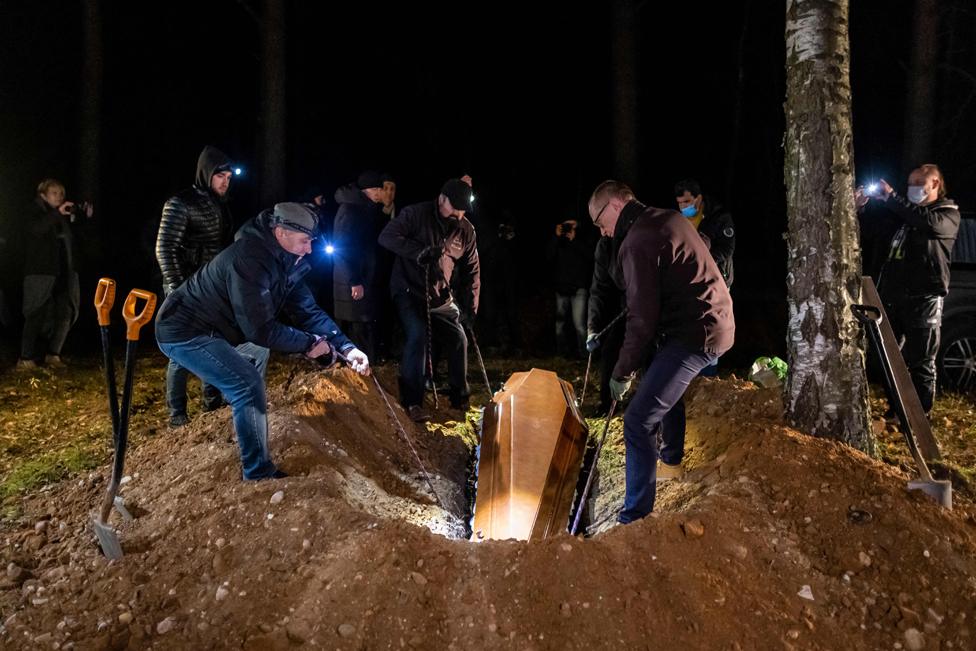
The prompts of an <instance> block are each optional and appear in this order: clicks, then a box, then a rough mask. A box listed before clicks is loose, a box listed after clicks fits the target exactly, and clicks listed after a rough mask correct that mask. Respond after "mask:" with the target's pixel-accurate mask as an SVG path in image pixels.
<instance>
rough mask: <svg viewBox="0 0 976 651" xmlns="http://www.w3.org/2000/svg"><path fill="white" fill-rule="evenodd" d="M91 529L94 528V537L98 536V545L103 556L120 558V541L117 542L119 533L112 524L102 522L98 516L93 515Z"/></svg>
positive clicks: (114, 558)
mask: <svg viewBox="0 0 976 651" xmlns="http://www.w3.org/2000/svg"><path fill="white" fill-rule="evenodd" d="M92 529H94V530H95V537H96V538H98V545H99V546H100V547H101V548H102V553H103V554H105V558H108V559H109V560H113V561H117V560H119V559H121V558H122V543H120V542H119V534H118V533H117V532H116V531H115V529H114V528H113V527H112V525H110V524H108V523H106V522H102V521H101V520H100V519H99V518H98V517H93V518H92Z"/></svg>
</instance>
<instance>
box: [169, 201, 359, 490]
mask: <svg viewBox="0 0 976 651" xmlns="http://www.w3.org/2000/svg"><path fill="white" fill-rule="evenodd" d="M317 227H318V217H317V215H316V214H315V213H314V211H312V210H311V209H310V208H308V207H306V206H304V205H302V204H297V203H279V204H277V205H276V206H275V207H274V211H273V212H272V211H267V210H266V211H264V212H263V213H261V214H260V215H258V217H257V218H255V219H254V220H253V221H252V222H251V223H250V224H248V225H246V226H245V227H244V228H242V229H241V232H240V233H239V238H238V239H237V241H235V242H234V243H233V244H232V245H231V246H229V247H227V248H226V249H224V251H223V252H221V253H220V254H218V255H217V257H215V258H214V259H213V260H212V261H210V262H209V263H207V264H206V265H204V266H203V267H201V268H200V270H199V271H197V273H195V274H194V275H193V276H191V277H190V278H189V279H188V280H187V281H186V282H185V283H183V284H182V285H180V286H179V287H178V288H176V289H175V290H174V291H173V292H171V293H170V294H169V296H167V297H166V300H165V301H164V302H163V305H162V307H160V308H159V314H158V315H157V317H156V340H157V341H158V342H159V348H160V350H162V351H163V353H165V354H166V356H167V357H169V358H170V360H172V361H174V362H176V363H177V364H179V365H180V366H182V367H183V368H186V369H188V370H189V371H190V372H192V373H193V374H195V375H197V376H198V377H200V378H201V379H202V380H203V381H205V382H208V383H210V384H212V385H213V386H215V387H217V389H218V390H220V391H221V392H222V393H223V395H224V396H226V397H227V401H228V402H229V403H230V405H231V408H232V409H233V412H234V430H235V432H236V433H237V442H238V446H239V447H240V453H241V466H242V468H243V475H244V479H267V478H274V477H283V476H285V474H284V473H283V472H281V471H279V470H278V469H277V468H276V467H275V465H274V463H272V462H271V457H270V454H269V453H268V416H267V400H266V398H265V386H264V370H265V366H266V364H267V360H268V354H269V350H276V351H280V352H284V353H305V354H306V355H307V356H308V357H310V358H316V357H320V356H322V355H330V356H332V358H333V361H334V358H335V352H334V351H336V350H338V351H339V352H341V353H343V354H344V355H345V356H346V357H347V358H348V359H349V361H350V362H351V364H352V367H353V369H355V370H356V371H358V372H359V373H361V374H363V375H368V374H369V372H370V371H369V358H368V357H367V356H366V355H365V354H364V353H363V352H362V351H360V350H359V349H357V348H356V347H355V345H354V344H353V343H352V342H351V341H349V339H348V338H346V336H345V335H344V334H343V333H342V332H341V331H340V330H339V328H338V327H337V326H336V324H335V323H334V322H333V321H332V319H331V318H329V316H328V315H327V314H326V313H325V312H323V311H322V309H321V308H320V307H319V306H318V305H317V304H316V303H315V299H314V298H313V297H312V294H311V292H310V291H309V289H308V287H307V286H306V285H305V283H304V281H303V278H304V276H305V274H307V273H308V271H309V264H308V262H307V261H306V260H304V259H303V258H304V257H305V256H306V255H308V254H309V253H311V250H312V249H311V242H312V240H313V239H314V238H315V236H316V235H317V231H316V229H317ZM282 309H284V310H285V312H286V313H287V314H288V316H289V317H290V319H291V322H292V323H294V324H295V326H294V327H292V326H288V325H285V324H284V323H282V322H281V321H279V320H278V319H277V316H278V313H279V312H280V311H281V310H282Z"/></svg>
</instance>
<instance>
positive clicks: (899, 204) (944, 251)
mask: <svg viewBox="0 0 976 651" xmlns="http://www.w3.org/2000/svg"><path fill="white" fill-rule="evenodd" d="M882 205H883V206H884V208H885V209H886V211H887V212H888V213H889V214H890V216H891V217H893V218H894V223H895V224H896V225H897V230H895V232H894V234H893V236H892V237H891V239H890V240H889V245H888V251H887V254H886V256H885V261H884V263H883V265H882V267H881V271H880V278H879V279H878V284H879V291H880V292H881V297H882V298H883V299H884V300H885V301H892V300H898V299H900V298H903V297H905V296H933V295H934V296H945V295H946V294H948V293H949V261H950V257H951V254H952V247H953V245H954V244H955V242H956V235H958V234H959V219H960V215H959V206H957V205H956V202H955V201H953V200H952V199H939V200H937V201H934V202H932V203H930V204H929V205H927V206H919V205H916V204H914V203H912V202H910V201H909V200H908V199H906V198H905V197H903V196H901V195H899V194H896V193H892V194H891V195H890V196H889V197H888V199H887V200H886V201H885V202H884V203H883V204H882Z"/></svg>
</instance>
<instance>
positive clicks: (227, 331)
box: [156, 210, 353, 353]
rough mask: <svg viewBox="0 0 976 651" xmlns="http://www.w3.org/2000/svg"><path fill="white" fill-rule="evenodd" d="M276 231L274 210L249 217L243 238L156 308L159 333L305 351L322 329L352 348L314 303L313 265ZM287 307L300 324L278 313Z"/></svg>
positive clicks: (341, 346)
mask: <svg viewBox="0 0 976 651" xmlns="http://www.w3.org/2000/svg"><path fill="white" fill-rule="evenodd" d="M296 260H297V256H295V255H293V254H291V253H288V252H287V251H285V250H284V249H283V248H281V245H280V244H278V241H277V240H276V239H275V236H274V232H273V227H272V226H271V211H269V210H266V211H264V212H262V213H261V214H260V215H258V216H257V217H256V218H254V219H253V220H252V221H251V222H249V223H248V224H245V225H244V226H243V227H242V228H241V230H240V232H239V233H238V239H237V241H235V242H234V243H233V244H231V245H230V246H229V247H227V248H226V249H224V250H223V251H221V252H220V253H219V254H218V255H217V257H215V258H214V259H213V260H211V261H210V262H208V263H207V264H205V265H204V266H203V267H201V268H200V270H199V271H197V272H196V273H195V274H193V275H192V276H190V278H189V279H188V280H187V281H186V282H185V283H183V284H182V285H180V286H179V287H178V288H177V289H176V290H174V291H173V292H172V293H171V294H170V295H169V296H167V297H166V300H165V301H164V302H163V305H162V307H160V308H159V313H158V315H157V316H156V339H158V340H159V341H160V342H161V343H173V342H178V341H186V340H188V339H192V338H193V337H196V336H199V335H204V334H206V335H212V336H219V337H223V338H224V339H226V340H227V342H228V343H230V344H231V345H234V346H237V345H240V344H242V343H244V342H248V341H249V342H252V343H255V344H258V345H259V346H264V347H266V348H270V349H271V350H276V351H280V352H284V353H301V352H305V351H307V350H309V349H310V348H311V347H312V345H313V344H314V342H315V337H314V336H313V335H320V336H324V337H325V338H326V339H328V340H329V343H330V344H332V345H333V346H334V347H335V348H337V349H338V350H340V351H343V352H345V351H347V350H350V349H351V348H352V347H353V343H352V342H351V341H349V339H348V338H347V337H346V336H345V335H344V334H343V333H342V331H340V330H339V328H338V326H336V324H335V322H333V321H332V319H331V318H329V315H328V314H326V313H325V312H324V311H323V310H322V308H320V307H319V306H318V304H316V302H315V299H314V298H313V297H312V294H311V292H310V291H309V289H308V287H306V285H305V282H304V280H303V278H304V277H305V275H306V274H307V273H308V271H309V269H310V265H309V263H308V261H307V260H305V259H304V258H303V259H301V260H300V261H298V264H295V262H296ZM282 310H284V311H285V313H286V314H287V315H288V316H289V317H290V319H291V321H292V323H294V324H295V327H292V326H288V325H285V324H284V323H282V322H281V321H278V319H277V317H278V314H279V312H281V311H282Z"/></svg>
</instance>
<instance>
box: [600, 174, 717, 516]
mask: <svg viewBox="0 0 976 651" xmlns="http://www.w3.org/2000/svg"><path fill="white" fill-rule="evenodd" d="M588 209H589V213H590V218H591V219H592V220H593V223H594V224H595V225H596V226H597V227H599V229H600V232H601V233H602V234H603V235H604V236H606V237H613V238H614V239H615V240H617V239H619V240H620V246H619V249H618V253H617V257H616V260H615V261H614V263H613V267H612V268H611V270H610V271H611V275H612V277H613V280H614V282H615V283H616V285H617V286H618V287H619V288H620V289H621V290H622V291H623V292H624V296H625V299H626V303H627V323H626V326H625V331H624V342H623V345H622V346H621V348H620V355H619V356H618V357H617V363H616V365H615V366H614V369H613V378H612V379H611V381H610V391H611V394H612V396H613V399H614V400H615V401H618V402H619V401H622V400H623V399H624V396H625V395H626V394H627V392H628V391H629V390H630V386H631V384H632V383H633V378H634V376H635V375H636V374H637V373H638V372H639V371H642V372H643V376H642V378H641V380H640V384H639V385H638V388H637V393H636V395H635V396H634V399H633V400H632V401H631V402H630V404H629V405H628V407H627V412H626V414H625V415H624V443H625V446H626V456H627V459H626V465H627V471H626V495H625V498H624V506H623V509H622V510H621V511H620V513H619V514H618V516H617V521H618V522H620V523H622V524H627V523H629V522H633V521H634V520H638V519H640V518H643V517H644V516H646V515H647V514H649V513H650V512H651V511H652V510H653V509H654V498H655V493H656V487H655V483H656V475H657V457H658V450H657V430H658V428H659V426H660V425H661V422H662V420H663V419H664V417H665V416H666V415H667V413H668V412H669V411H670V410H671V409H672V408H673V407H674V406H675V405H677V404H678V403H680V402H681V400H682V398H683V396H684V393H685V390H686V389H687V388H688V384H689V383H690V382H691V380H693V379H694V378H695V376H696V375H698V373H699V372H700V371H701V370H702V369H703V368H705V367H706V366H708V365H709V364H710V363H711V362H712V361H713V360H714V359H715V358H716V357H717V356H718V355H721V354H722V353H724V352H725V351H727V350H728V349H729V348H731V347H732V342H733V340H734V337H735V320H734V317H733V315H732V297H731V296H730V295H729V289H728V286H726V284H725V279H724V278H723V276H722V273H721V272H720V271H719V269H718V266H717V265H716V264H715V260H714V259H713V258H712V256H711V254H710V253H709V251H708V247H707V246H706V245H705V242H704V240H702V238H701V237H700V236H699V235H698V233H697V232H696V230H695V227H694V226H692V225H691V224H690V223H689V222H688V219H686V218H685V217H683V216H682V215H681V213H679V212H677V211H674V210H665V209H661V208H651V207H649V206H645V205H643V204H642V203H640V202H639V201H637V200H636V198H635V197H634V193H633V192H632V191H631V190H630V188H629V187H627V186H626V185H624V184H623V183H620V182H619V181H604V182H603V183H601V184H600V185H599V186H597V188H596V190H594V191H593V195H592V196H591V197H590V201H589V206H588ZM662 438H663V445H662V446H661V461H662V462H664V463H666V464H669V465H672V466H675V465H680V463H681V458H682V456H683V454H684V437H683V432H669V431H668V430H667V429H665V430H663V431H662Z"/></svg>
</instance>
